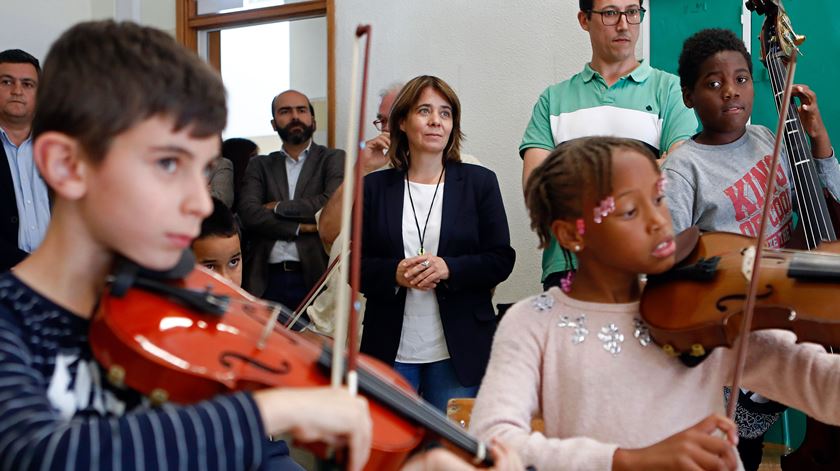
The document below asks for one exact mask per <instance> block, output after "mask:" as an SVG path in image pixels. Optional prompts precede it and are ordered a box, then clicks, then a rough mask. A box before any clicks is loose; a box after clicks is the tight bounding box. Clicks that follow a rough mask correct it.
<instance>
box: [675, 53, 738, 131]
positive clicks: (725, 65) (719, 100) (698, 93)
mask: <svg viewBox="0 0 840 471" xmlns="http://www.w3.org/2000/svg"><path fill="white" fill-rule="evenodd" d="M753 96H754V91H753V81H752V75H750V70H749V67H748V64H747V60H746V59H745V58H744V56H743V55H742V54H741V53H740V52H737V51H721V52H718V53H717V54H715V55H714V56H711V57H709V58H708V59H706V60H705V61H704V62H703V64H702V65H701V66H700V73H699V74H698V78H697V82H695V83H694V87H693V88H691V89H684V90H683V100H684V101H685V104H686V106H688V107H689V108H694V110H695V111H696V112H697V116H698V117H699V118H700V122H701V123H703V131H701V132H700V134H699V135H698V136H697V138H696V141H697V142H698V143H700V144H707V145H722V144H729V143H731V142H734V141H736V140H738V139H739V138H740V137H741V136H743V135H744V133H745V132H746V126H747V121H748V120H749V119H750V115H751V114H752V107H753Z"/></svg>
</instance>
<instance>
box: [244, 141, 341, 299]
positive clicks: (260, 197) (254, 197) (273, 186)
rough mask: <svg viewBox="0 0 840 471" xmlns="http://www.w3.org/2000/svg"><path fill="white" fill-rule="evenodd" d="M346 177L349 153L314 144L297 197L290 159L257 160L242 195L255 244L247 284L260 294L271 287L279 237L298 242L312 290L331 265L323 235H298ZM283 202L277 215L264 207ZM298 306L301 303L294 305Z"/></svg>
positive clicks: (247, 263)
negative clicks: (291, 194)
mask: <svg viewBox="0 0 840 471" xmlns="http://www.w3.org/2000/svg"><path fill="white" fill-rule="evenodd" d="M343 176H344V151H343V150H339V149H328V148H326V147H324V146H320V145H318V144H315V143H314V142H313V143H312V146H311V147H310V148H309V155H308V156H307V157H306V160H305V161H304V163H303V168H302V169H301V171H300V176H299V177H298V181H297V186H296V187H295V194H294V197H293V198H289V181H288V180H287V178H286V159H285V156H283V155H282V154H281V153H280V152H272V153H271V154H269V155H260V156H257V157H254V158H252V159H251V161H250V162H249V163H248V168H247V169H246V170H245V176H244V178H243V180H242V189H241V191H240V194H239V195H238V199H237V201H238V203H237V204H238V205H239V206H238V209H239V216H240V217H241V218H242V223H243V225H244V226H245V230H246V231H247V233H248V234H247V236H248V238H249V240H250V241H251V242H252V244H251V253H250V254H248V255H247V258H246V261H245V267H244V269H245V273H244V274H243V277H242V284H243V286H244V287H245V289H247V290H248V291H250V292H251V293H253V294H254V295H256V296H262V294H263V293H264V292H265V288H266V279H267V274H268V257H269V254H271V248H272V247H273V246H274V243H275V242H276V241H277V240H286V241H295V245H296V246H297V249H298V253H299V254H300V261H301V264H302V265H303V278H304V281H305V282H306V286H307V288H311V287H312V286H313V285H314V284H315V283H316V282H317V281H318V278H319V277H320V276H321V274H323V273H324V270H326V268H327V254H326V253H325V252H324V246H323V244H321V239H320V237H318V233H316V232H313V233H305V234H300V235H297V230H298V224H299V222H300V221H307V220H312V218H314V217H315V213H316V212H318V210H320V209H321V207H323V206H324V203H326V202H327V200H328V199H329V197H330V195H332V193H333V192H334V191H335V189H336V188H338V185H340V184H341V179H342V178H343ZM270 201H279V202H280V205H279V206H278V208H277V214H275V213H274V212H273V211H272V210H270V209H267V208H265V207H264V206H263V205H264V204H265V203H268V202H270ZM289 307H290V308H292V309H294V308H295V307H296V306H289Z"/></svg>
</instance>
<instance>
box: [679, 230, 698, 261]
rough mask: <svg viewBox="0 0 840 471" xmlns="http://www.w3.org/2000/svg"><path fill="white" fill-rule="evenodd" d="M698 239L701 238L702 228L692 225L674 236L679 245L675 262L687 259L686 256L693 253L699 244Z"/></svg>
mask: <svg viewBox="0 0 840 471" xmlns="http://www.w3.org/2000/svg"><path fill="white" fill-rule="evenodd" d="M698 240H700V229H698V228H697V226H691V227H689V228H688V229H686V230H684V231H682V232H680V233H679V234H677V235H676V237H674V241H675V243H676V245H677V252H676V255H675V256H676V261H675V263H680V262H682V261H683V260H685V259H686V257H688V256H689V255H691V252H692V251H693V250H694V247H696V246H697V241H698Z"/></svg>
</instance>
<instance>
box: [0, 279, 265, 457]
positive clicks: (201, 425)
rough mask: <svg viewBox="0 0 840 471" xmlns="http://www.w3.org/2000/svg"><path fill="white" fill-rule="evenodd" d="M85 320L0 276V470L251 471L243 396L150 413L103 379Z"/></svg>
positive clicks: (257, 445)
mask: <svg viewBox="0 0 840 471" xmlns="http://www.w3.org/2000/svg"><path fill="white" fill-rule="evenodd" d="M89 325H90V323H89V321H88V320H86V319H83V318H81V317H79V316H77V315H75V314H73V313H72V312H69V311H67V310H66V309H64V308H61V307H60V306H58V305H56V304H54V303H52V302H50V301H49V300H48V299H46V298H45V297H44V296H42V295H40V294H39V293H37V292H35V291H33V290H32V289H31V288H29V287H28V286H26V285H25V284H23V283H22V282H21V281H20V280H18V279H17V278H15V277H14V276H12V275H11V274H10V273H6V274H3V275H0V470H25V469H37V470H75V469H85V470H99V469H103V470H105V469H107V470H135V469H154V470H162V471H166V470H241V469H259V468H260V465H261V464H262V463H263V461H265V460H266V458H267V456H268V455H269V454H270V453H271V452H270V449H271V446H267V443H268V442H267V441H266V439H265V438H264V437H265V435H266V434H265V432H264V430H263V426H262V423H261V421H260V417H259V411H258V410H257V407H256V404H255V403H254V401H253V399H252V398H251V396H250V394H247V393H240V394H234V395H230V396H219V397H217V398H215V399H213V400H209V401H205V402H202V403H199V404H196V405H193V406H186V407H179V406H173V405H164V406H163V407H159V408H154V409H150V408H148V407H147V405H146V404H144V400H143V398H142V397H141V396H140V395H139V394H138V393H136V392H133V391H129V390H120V389H117V388H114V387H112V386H110V385H109V384H108V383H107V381H104V378H103V375H102V371H101V368H100V367H99V366H98V364H97V363H96V362H95V360H94V359H93V356H92V354H91V350H90V347H89V345H88V338H87V333H88V328H89Z"/></svg>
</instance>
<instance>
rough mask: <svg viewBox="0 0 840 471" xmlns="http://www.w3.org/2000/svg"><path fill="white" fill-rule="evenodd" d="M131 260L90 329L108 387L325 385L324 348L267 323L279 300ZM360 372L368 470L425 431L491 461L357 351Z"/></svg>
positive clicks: (209, 393)
mask: <svg viewBox="0 0 840 471" xmlns="http://www.w3.org/2000/svg"><path fill="white" fill-rule="evenodd" d="M128 266H129V268H128V269H125V268H123V269H121V270H120V271H119V272H117V273H116V274H115V275H114V278H113V282H112V283H111V284H110V285H109V287H108V288H107V289H106V292H105V293H104V295H103V297H102V299H101V300H100V303H99V307H98V311H97V313H96V315H95V316H94V320H93V322H92V324H91V328H90V343H91V349H92V351H93V353H94V355H95V357H96V359H97V360H98V361H99V363H100V364H101V365H102V366H103V368H104V369H105V371H106V372H107V377H108V380H109V381H111V382H112V383H114V384H115V385H117V386H128V387H130V388H132V389H135V390H137V391H139V392H141V393H143V394H146V395H148V397H149V398H151V400H152V402H153V403H156V404H160V403H163V402H167V401H172V402H176V403H194V402H198V401H201V400H204V399H209V398H211V397H213V396H215V395H217V394H225V393H230V392H233V391H242V390H246V391H253V390H257V389H261V388H270V387H316V386H326V385H328V384H329V375H330V370H331V369H332V368H331V367H332V351H331V348H330V345H329V344H328V343H327V342H326V341H325V342H324V343H322V344H321V345H316V344H314V343H312V342H310V341H308V340H306V339H304V338H303V337H301V336H299V335H298V334H296V333H294V332H291V331H289V330H287V329H286V328H284V327H283V326H281V325H277V324H276V323H272V322H271V320H272V318H276V312H277V309H278V306H277V305H273V304H270V303H267V302H264V301H261V300H258V299H256V298H254V297H252V296H251V295H249V294H248V293H246V292H245V291H243V290H242V289H240V288H239V287H237V286H235V285H233V284H231V283H230V282H228V281H227V280H224V279H222V278H221V277H220V276H218V275H216V274H214V273H212V272H210V271H209V270H206V269H204V268H203V267H195V268H194V269H192V270H191V271H190V272H189V273H188V274H187V275H186V276H184V277H183V278H179V277H175V278H173V279H169V280H161V279H155V278H152V277H149V276H146V275H145V274H144V273H143V272H142V270H137V269H136V268H132V267H131V266H130V265H128ZM266 326H268V327H266ZM357 372H358V380H359V390H360V392H361V393H362V394H364V395H365V396H366V397H367V398H368V400H369V404H370V413H371V418H372V422H373V439H372V451H371V455H370V459H369V461H368V463H367V465H366V468H365V469H368V470H389V469H398V468H399V466H400V465H401V464H402V463H403V462H404V461H405V459H406V458H407V456H408V455H409V454H410V453H411V451H412V450H414V449H415V448H416V447H417V446H418V445H420V443H421V442H422V441H423V439H424V438H425V437H427V436H429V435H430V434H431V435H434V436H437V437H440V438H442V439H444V440H446V441H447V442H448V443H449V444H451V445H452V446H454V447H455V448H457V449H459V450H461V451H462V452H463V453H464V454H467V455H469V456H471V457H473V458H474V459H473V461H474V462H475V463H477V464H479V463H480V464H481V465H484V466H492V460H491V459H490V458H489V454H488V453H487V452H486V447H485V446H484V445H483V444H482V443H480V442H478V441H477V440H476V439H474V438H473V437H471V436H470V435H468V434H467V433H466V431H464V430H463V429H462V428H460V427H459V426H458V425H457V424H455V423H453V422H451V421H449V420H448V419H447V418H446V417H445V416H443V415H442V414H440V413H439V412H438V411H437V410H436V409H435V408H434V407H433V406H431V405H430V404H428V403H426V402H424V401H423V400H422V399H420V398H419V397H418V396H417V394H416V393H414V391H413V389H412V388H411V386H410V384H409V383H408V382H407V381H406V380H404V379H403V378H402V377H401V376H400V375H399V374H398V373H396V372H395V371H393V370H392V369H391V368H389V367H388V366H387V365H385V364H384V363H382V362H379V361H378V360H376V359H374V358H371V357H367V356H364V355H361V356H360V357H359V358H358V369H357Z"/></svg>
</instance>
